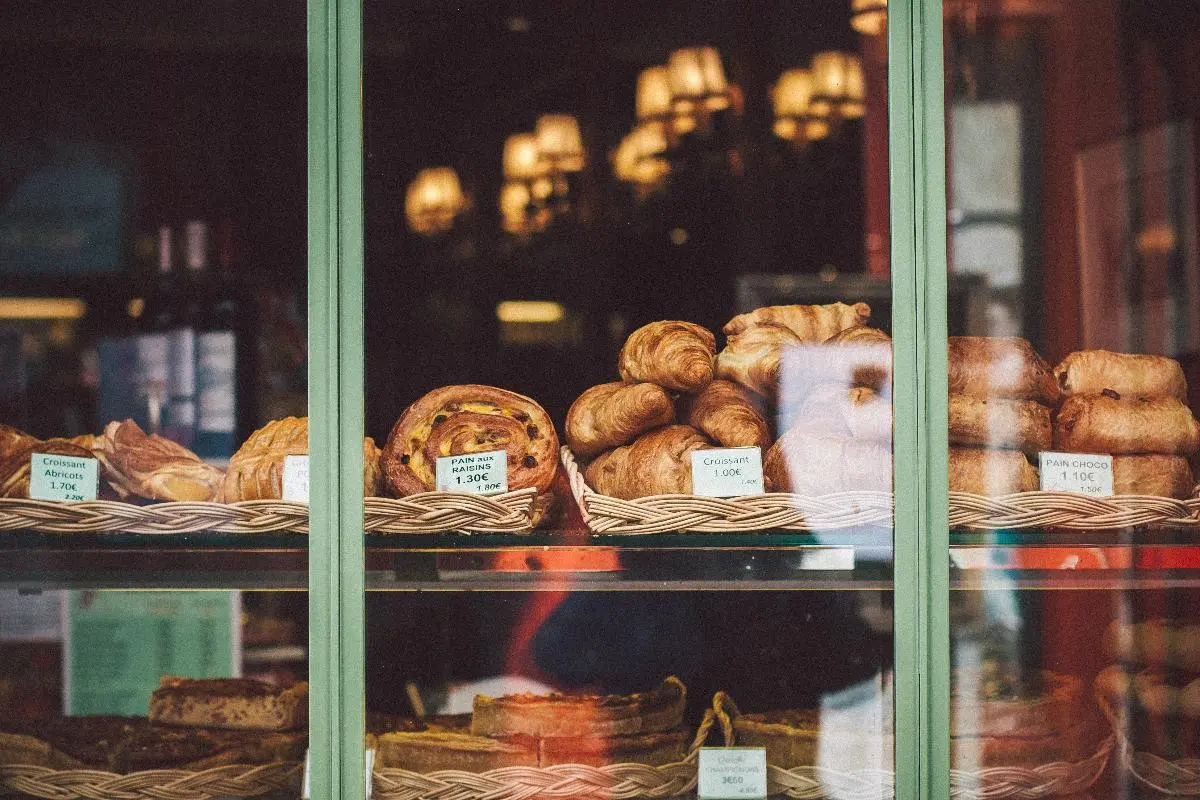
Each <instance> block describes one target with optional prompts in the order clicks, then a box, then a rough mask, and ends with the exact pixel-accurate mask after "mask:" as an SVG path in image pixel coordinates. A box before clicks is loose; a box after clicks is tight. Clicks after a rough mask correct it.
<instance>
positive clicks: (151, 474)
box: [96, 419, 225, 502]
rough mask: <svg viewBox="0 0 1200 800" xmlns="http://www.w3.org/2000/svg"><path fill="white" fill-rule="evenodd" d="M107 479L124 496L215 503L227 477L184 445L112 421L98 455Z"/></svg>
mask: <svg viewBox="0 0 1200 800" xmlns="http://www.w3.org/2000/svg"><path fill="white" fill-rule="evenodd" d="M96 455H97V457H98V458H99V459H100V463H101V464H102V465H103V467H104V471H105V479H106V480H107V481H108V482H109V484H110V485H111V486H112V487H113V489H114V490H116V492H117V494H119V495H120V496H121V497H127V496H129V495H135V496H137V497H142V498H145V499H147V500H170V501H192V502H195V501H207V500H215V499H216V498H217V495H218V493H219V492H220V490H221V482H222V480H223V479H224V477H225V476H224V474H223V473H222V472H221V470H219V469H217V468H216V467H214V466H212V465H211V464H206V463H204V462H203V461H201V460H200V457H199V456H197V455H196V454H195V453H193V452H192V451H191V450H188V449H187V448H186V447H184V446H183V445H180V444H177V443H175V442H173V441H171V440H170V439H164V438H163V437H161V436H159V435H158V434H156V433H154V434H147V433H146V432H145V431H143V430H142V429H141V427H139V426H138V424H137V423H136V422H134V421H133V420H131V419H127V420H125V421H124V422H110V423H108V426H107V427H105V429H104V440H103V442H101V447H100V449H99V450H98V451H97V453H96Z"/></svg>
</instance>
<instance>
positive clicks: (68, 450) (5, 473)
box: [0, 428, 93, 497]
mask: <svg viewBox="0 0 1200 800" xmlns="http://www.w3.org/2000/svg"><path fill="white" fill-rule="evenodd" d="M8 430H10V431H11V430H16V429H15V428H8ZM4 433H5V434H7V431H5V432H4ZM0 435H4V434H0ZM34 453H43V454H45V455H55V456H75V457H76V458H92V457H93V456H92V452H91V451H90V450H88V449H86V448H83V447H80V446H79V445H77V444H75V443H74V442H72V441H71V440H69V439H47V440H46V441H39V440H38V439H35V438H33V437H32V436H26V437H25V438H24V439H23V440H22V441H21V442H20V443H19V444H16V446H15V447H11V449H8V450H7V452H6V455H5V456H4V457H3V459H2V460H0V497H29V479H30V473H31V465H30V456H32V455H33V454H34Z"/></svg>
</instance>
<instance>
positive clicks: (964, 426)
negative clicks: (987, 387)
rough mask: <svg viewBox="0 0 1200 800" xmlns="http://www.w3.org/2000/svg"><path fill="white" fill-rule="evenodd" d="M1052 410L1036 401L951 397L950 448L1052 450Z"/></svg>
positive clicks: (1027, 451) (1034, 453)
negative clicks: (954, 446)
mask: <svg viewBox="0 0 1200 800" xmlns="http://www.w3.org/2000/svg"><path fill="white" fill-rule="evenodd" d="M1050 439H1051V432H1050V409H1049V408H1048V407H1046V406H1044V405H1042V404H1041V403H1035V402H1033V401H1032V400H1005V399H1004V398H1000V397H993V398H990V399H988V398H980V397H971V396H969V395H962V394H952V395H950V444H951V445H959V446H968V447H995V448H1001V449H1006V450H1022V451H1024V452H1025V453H1026V454H1028V455H1030V456H1036V455H1037V454H1038V453H1039V452H1040V451H1042V450H1049V449H1050Z"/></svg>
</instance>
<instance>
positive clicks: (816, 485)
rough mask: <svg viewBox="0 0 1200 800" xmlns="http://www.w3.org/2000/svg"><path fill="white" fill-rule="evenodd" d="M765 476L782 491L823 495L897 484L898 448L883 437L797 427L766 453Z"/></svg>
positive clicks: (886, 488) (772, 487) (887, 488)
mask: <svg viewBox="0 0 1200 800" xmlns="http://www.w3.org/2000/svg"><path fill="white" fill-rule="evenodd" d="M763 477H764V478H766V480H767V484H768V488H769V489H770V490H771V491H776V492H793V493H795V494H802V495H807V496H819V495H824V494H832V493H834V492H846V491H881V492H890V491H891V490H892V448H891V447H890V446H889V445H886V444H881V443H880V442H876V441H870V440H863V439H848V438H845V437H839V436H828V435H821V434H819V433H813V432H811V431H809V430H808V429H806V428H803V427H798V428H792V429H791V430H790V431H788V432H787V433H785V434H784V435H783V436H780V437H779V440H778V441H777V442H775V444H774V445H772V446H771V449H770V450H768V451H767V455H766V458H765V459H763Z"/></svg>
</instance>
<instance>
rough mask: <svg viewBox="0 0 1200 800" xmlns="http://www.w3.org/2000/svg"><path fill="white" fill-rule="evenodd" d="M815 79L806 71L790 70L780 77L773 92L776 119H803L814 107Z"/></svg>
mask: <svg viewBox="0 0 1200 800" xmlns="http://www.w3.org/2000/svg"><path fill="white" fill-rule="evenodd" d="M812 94H813V78H812V73H811V72H809V71H808V70H806V69H789V70H786V71H785V72H784V73H783V74H782V75H780V76H779V80H778V81H776V82H775V88H774V90H772V92H771V102H772V104H774V106H775V116H776V117H803V116H806V115H808V114H809V112H810V108H809V107H810V106H811V105H812Z"/></svg>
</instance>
